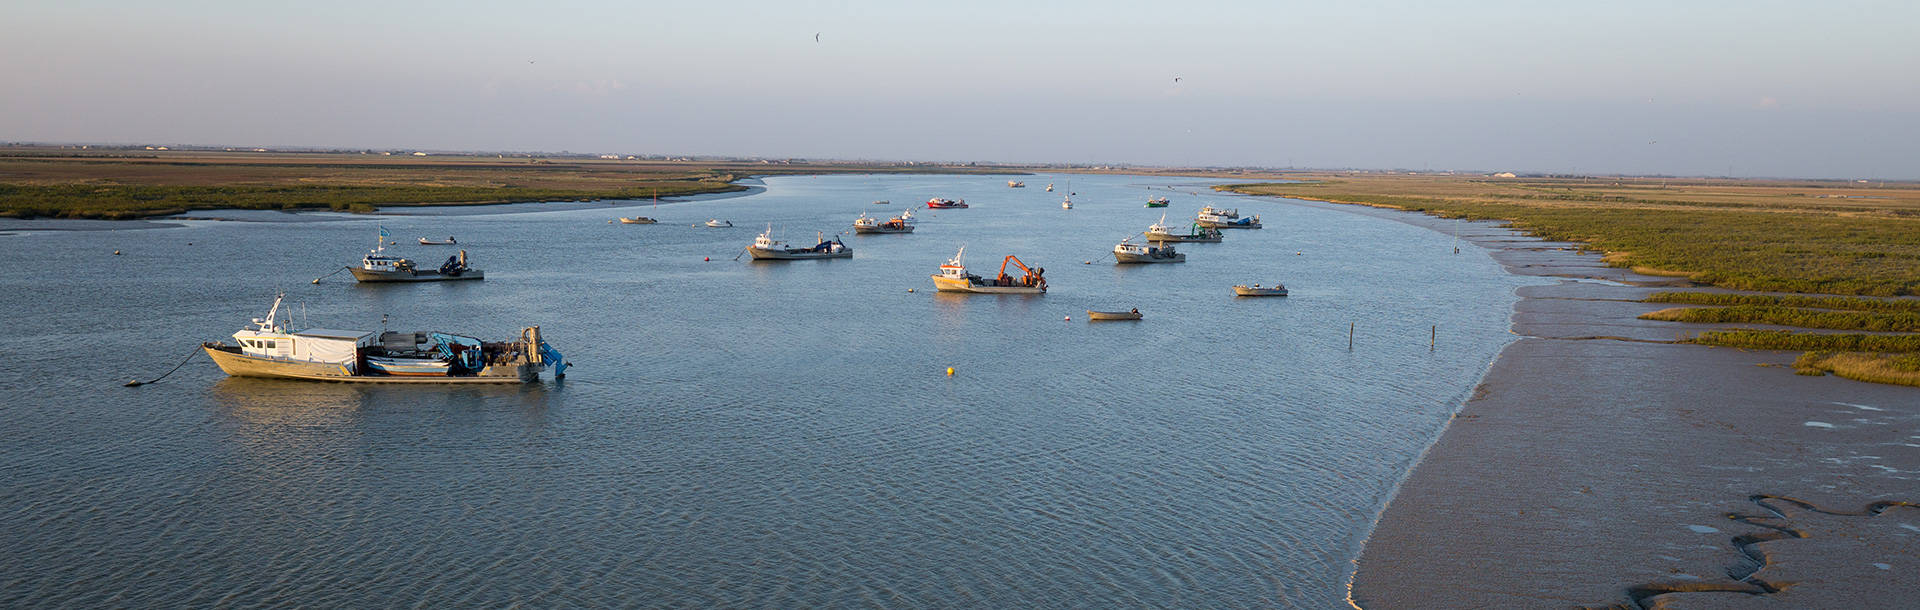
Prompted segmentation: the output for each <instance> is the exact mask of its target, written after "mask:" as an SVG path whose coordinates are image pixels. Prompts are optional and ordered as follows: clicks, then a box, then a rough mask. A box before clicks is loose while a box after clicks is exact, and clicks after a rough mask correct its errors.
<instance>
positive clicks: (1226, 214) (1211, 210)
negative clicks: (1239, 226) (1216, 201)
mask: <svg viewBox="0 0 1920 610" xmlns="http://www.w3.org/2000/svg"><path fill="white" fill-rule="evenodd" d="M1200 215H1201V216H1219V217H1221V218H1222V219H1225V220H1233V219H1235V218H1239V217H1240V210H1238V209H1233V210H1229V209H1225V208H1216V207H1213V206H1210V205H1209V206H1202V207H1201V208H1200Z"/></svg>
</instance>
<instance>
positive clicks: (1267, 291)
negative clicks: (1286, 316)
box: [1233, 284, 1287, 297]
mask: <svg viewBox="0 0 1920 610" xmlns="http://www.w3.org/2000/svg"><path fill="white" fill-rule="evenodd" d="M1233 294H1234V296H1242V297H1284V296H1287V287H1286V286H1282V285H1280V284H1274V285H1272V286H1264V287H1263V286H1261V285H1259V284H1254V285H1252V286H1248V285H1245V284H1241V285H1237V286H1234V287H1233Z"/></svg>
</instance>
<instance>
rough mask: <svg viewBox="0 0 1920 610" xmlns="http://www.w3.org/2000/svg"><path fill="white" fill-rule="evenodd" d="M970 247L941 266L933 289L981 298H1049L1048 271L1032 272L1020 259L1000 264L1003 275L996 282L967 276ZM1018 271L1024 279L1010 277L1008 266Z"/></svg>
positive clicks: (1009, 257) (935, 276) (1035, 270)
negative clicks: (993, 295)
mask: <svg viewBox="0 0 1920 610" xmlns="http://www.w3.org/2000/svg"><path fill="white" fill-rule="evenodd" d="M966 255H967V247H966V246H961V247H960V251H959V252H956V253H954V255H953V258H950V259H947V264H944V265H941V266H940V273H938V274H935V275H934V276H933V287H934V288H935V289H936V290H939V291H940V292H968V293H981V294H1046V292H1047V278H1046V277H1045V276H1046V273H1047V270H1046V268H1044V267H1041V268H1036V269H1028V268H1027V265H1026V263H1022V262H1020V259H1019V258H1016V257H1014V256H1013V255H1011V254H1009V255H1007V258H1006V259H1005V260H1002V261H1000V273H999V275H998V276H995V277H992V278H983V277H980V276H978V275H974V274H971V273H967V264H966ZM1009 263H1011V264H1013V265H1014V266H1015V267H1018V268H1019V269H1020V271H1021V273H1022V274H1023V275H1021V276H1020V277H1017V278H1016V277H1012V276H1009V275H1007V264H1009Z"/></svg>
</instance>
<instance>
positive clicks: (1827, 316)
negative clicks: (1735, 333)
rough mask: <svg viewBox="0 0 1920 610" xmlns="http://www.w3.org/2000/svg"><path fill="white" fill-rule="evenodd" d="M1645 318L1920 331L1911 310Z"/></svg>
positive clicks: (1684, 313)
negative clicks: (1909, 311)
mask: <svg viewBox="0 0 1920 610" xmlns="http://www.w3.org/2000/svg"><path fill="white" fill-rule="evenodd" d="M1640 319H1642V320H1662V321H1667V322H1693V323H1697V324H1728V323H1735V324H1773V325H1777V326H1797V327H1800V328H1820V329H1826V330H1861V331H1870V332H1915V331H1920V314H1916V313H1908V312H1896V313H1880V312H1870V311H1828V310H1820V309H1804V308H1799V307H1779V306H1772V305H1735V306H1732V307H1674V308H1671V309H1662V310H1660V311H1653V312H1647V313H1644V314H1640Z"/></svg>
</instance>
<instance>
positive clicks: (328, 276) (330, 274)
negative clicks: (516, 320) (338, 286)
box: [313, 265, 353, 284]
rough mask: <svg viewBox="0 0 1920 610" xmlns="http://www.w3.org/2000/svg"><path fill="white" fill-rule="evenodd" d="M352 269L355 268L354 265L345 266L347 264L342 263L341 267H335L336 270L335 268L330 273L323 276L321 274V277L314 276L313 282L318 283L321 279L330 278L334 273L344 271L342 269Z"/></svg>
mask: <svg viewBox="0 0 1920 610" xmlns="http://www.w3.org/2000/svg"><path fill="white" fill-rule="evenodd" d="M352 270H353V268H352V267H348V266H345V265H342V266H341V267H340V268H339V269H335V270H333V273H329V274H326V275H322V276H320V277H316V278H313V283H315V284H318V283H320V280H324V279H327V278H330V277H333V276H334V274H336V273H340V272H342V271H352Z"/></svg>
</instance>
